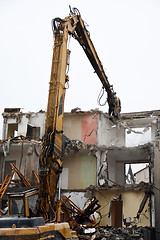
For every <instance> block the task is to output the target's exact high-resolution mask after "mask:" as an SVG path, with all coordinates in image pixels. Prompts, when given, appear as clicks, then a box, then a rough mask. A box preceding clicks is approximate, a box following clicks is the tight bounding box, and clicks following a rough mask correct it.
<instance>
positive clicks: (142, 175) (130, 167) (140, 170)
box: [125, 163, 149, 184]
mask: <svg viewBox="0 0 160 240" xmlns="http://www.w3.org/2000/svg"><path fill="white" fill-rule="evenodd" d="M125 179H126V181H125V183H126V184H139V183H140V182H146V183H148V182H149V164H148V163H135V164H125Z"/></svg>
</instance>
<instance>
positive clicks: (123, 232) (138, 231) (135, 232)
mask: <svg viewBox="0 0 160 240" xmlns="http://www.w3.org/2000/svg"><path fill="white" fill-rule="evenodd" d="M85 232H86V233H87V234H79V238H80V239H91V240H93V239H97V240H99V239H101V240H105V239H110V240H137V239H138V240H145V239H154V232H153V230H152V229H151V228H148V227H138V228H113V227H97V228H90V229H88V231H87V229H86V230H84V233H85ZM89 232H90V234H89ZM93 232H94V233H93ZM151 236H152V238H151Z"/></svg>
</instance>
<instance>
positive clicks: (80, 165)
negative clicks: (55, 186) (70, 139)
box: [62, 151, 96, 189]
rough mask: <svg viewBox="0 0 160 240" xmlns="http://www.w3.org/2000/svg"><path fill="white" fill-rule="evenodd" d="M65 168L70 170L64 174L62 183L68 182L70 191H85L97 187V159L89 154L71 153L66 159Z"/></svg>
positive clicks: (84, 152) (85, 152)
mask: <svg viewBox="0 0 160 240" xmlns="http://www.w3.org/2000/svg"><path fill="white" fill-rule="evenodd" d="M63 167H64V168H65V169H68V170H67V171H66V170H65V173H64V174H63V173H62V183H63V182H65V181H68V184H65V186H67V185H68V189H85V188H87V187H88V186H90V185H96V157H95V156H93V155H92V154H89V152H87V151H81V152H75V151H71V152H70V153H69V155H68V156H67V157H65V158H64V164H63ZM67 173H68V176H66V174H67ZM64 178H65V179H64ZM62 188H64V187H63V186H62Z"/></svg>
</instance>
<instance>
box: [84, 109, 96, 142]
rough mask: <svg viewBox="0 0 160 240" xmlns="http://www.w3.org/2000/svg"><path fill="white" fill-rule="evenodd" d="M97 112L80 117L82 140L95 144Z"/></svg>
mask: <svg viewBox="0 0 160 240" xmlns="http://www.w3.org/2000/svg"><path fill="white" fill-rule="evenodd" d="M98 120H99V114H96V115H95V114H94V113H93V114H88V115H85V116H84V117H83V119H82V139H81V140H82V141H83V142H85V143H86V144H94V145H96V134H97V121H98Z"/></svg>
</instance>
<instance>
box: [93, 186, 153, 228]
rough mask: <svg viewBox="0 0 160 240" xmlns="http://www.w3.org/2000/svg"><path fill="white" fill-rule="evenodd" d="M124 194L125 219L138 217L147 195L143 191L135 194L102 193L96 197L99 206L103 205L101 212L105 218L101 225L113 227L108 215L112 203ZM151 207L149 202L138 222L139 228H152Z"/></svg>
mask: <svg viewBox="0 0 160 240" xmlns="http://www.w3.org/2000/svg"><path fill="white" fill-rule="evenodd" d="M120 193H121V194H122V201H123V219H125V218H127V217H131V218H132V220H133V218H134V217H136V215H137V212H138V210H139V207H140V204H141V202H142V199H143V197H144V195H145V193H144V192H143V191H139V192H134V191H126V192H116V191H112V192H111V191H104V190H103V191H102V190H101V191H100V192H97V193H96V197H97V199H98V200H99V204H100V205H101V208H100V212H101V214H102V216H104V217H103V218H102V220H101V223H100V225H103V226H106V225H111V221H110V218H108V213H109V209H110V201H111V200H113V198H114V197H115V196H117V195H119V194H120ZM149 215H150V214H149V207H148V201H147V203H146V205H145V207H144V210H143V212H142V213H141V215H140V218H139V220H136V223H137V226H150V217H149Z"/></svg>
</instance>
